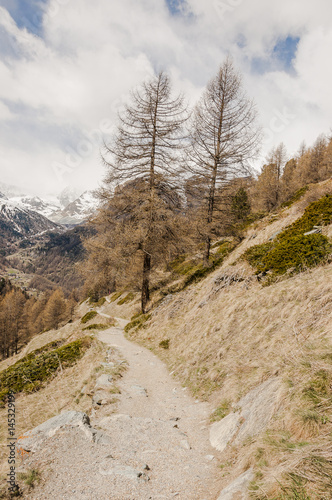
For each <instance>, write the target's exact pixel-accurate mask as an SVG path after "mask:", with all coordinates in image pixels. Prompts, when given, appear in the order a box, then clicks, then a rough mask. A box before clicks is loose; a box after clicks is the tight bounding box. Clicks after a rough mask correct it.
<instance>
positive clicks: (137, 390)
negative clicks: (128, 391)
mask: <svg viewBox="0 0 332 500" xmlns="http://www.w3.org/2000/svg"><path fill="white" fill-rule="evenodd" d="M131 388H132V389H133V390H134V392H135V393H136V394H139V395H140V396H145V397H148V395H147V392H146V389H144V387H142V386H140V385H132V386H131Z"/></svg>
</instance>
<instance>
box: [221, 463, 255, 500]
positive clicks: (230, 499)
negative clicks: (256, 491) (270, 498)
mask: <svg viewBox="0 0 332 500" xmlns="http://www.w3.org/2000/svg"><path fill="white" fill-rule="evenodd" d="M254 477H255V476H254V472H253V470H252V469H249V470H247V471H246V472H244V473H243V474H241V476H239V477H238V478H236V479H235V480H234V481H233V482H232V483H231V484H229V485H228V486H227V487H226V488H224V489H223V490H222V492H221V493H220V495H219V497H218V499H217V500H246V499H248V498H249V495H248V486H249V484H250V482H251V481H252V480H253V479H254Z"/></svg>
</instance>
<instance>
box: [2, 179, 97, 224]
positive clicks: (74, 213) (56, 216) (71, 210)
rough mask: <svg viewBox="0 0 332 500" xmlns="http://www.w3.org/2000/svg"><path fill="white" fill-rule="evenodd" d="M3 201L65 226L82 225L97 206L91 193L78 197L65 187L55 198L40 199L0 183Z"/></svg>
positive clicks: (74, 190) (75, 191) (73, 191)
mask: <svg viewBox="0 0 332 500" xmlns="http://www.w3.org/2000/svg"><path fill="white" fill-rule="evenodd" d="M3 199H5V200H8V201H10V202H11V203H12V204H13V205H14V206H15V207H17V208H20V209H21V210H28V211H33V212H37V213H38V214H40V215H43V216H44V217H47V218H48V219H50V221H53V222H55V223H58V224H62V225H65V226H76V225H78V224H82V222H84V221H86V220H88V219H89V217H91V215H93V214H94V213H95V212H96V210H97V206H98V201H97V200H96V198H95V197H94V196H93V193H92V192H91V191H85V192H84V193H83V194H81V195H80V196H79V194H78V192H77V190H76V189H74V188H71V187H67V188H65V189H64V190H63V191H62V192H61V193H60V194H59V195H58V196H56V197H55V196H52V197H47V198H40V197H39V196H33V195H32V196H29V195H27V194H22V193H21V191H20V189H19V188H17V187H15V186H9V185H7V184H4V183H1V182H0V201H2V200H3Z"/></svg>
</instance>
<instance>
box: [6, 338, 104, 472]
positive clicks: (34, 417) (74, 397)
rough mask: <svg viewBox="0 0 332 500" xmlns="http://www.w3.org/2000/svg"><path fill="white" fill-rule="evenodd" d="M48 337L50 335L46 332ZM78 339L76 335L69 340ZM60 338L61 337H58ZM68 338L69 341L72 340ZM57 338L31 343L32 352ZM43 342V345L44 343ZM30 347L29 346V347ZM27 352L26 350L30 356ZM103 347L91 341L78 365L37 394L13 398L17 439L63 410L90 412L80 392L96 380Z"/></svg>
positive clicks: (83, 394) (85, 393)
mask: <svg viewBox="0 0 332 500" xmlns="http://www.w3.org/2000/svg"><path fill="white" fill-rule="evenodd" d="M47 333H49V332H47ZM76 335H78V333H77V332H75V333H72V335H71V336H70V337H72V336H76ZM60 337H61V336H60ZM70 337H69V340H70V339H71V338H70ZM55 338H56V336H52V337H51V338H48V339H47V342H46V339H45V337H44V338H43V342H42V343H40V344H39V343H37V344H36V341H35V339H34V341H33V342H34V345H33V347H34V349H36V348H38V347H40V346H41V345H44V344H46V343H48V342H49V340H55ZM44 341H45V342H44ZM28 347H29V346H28ZM30 347H31V346H30ZM30 350H33V349H30V348H29V352H30ZM104 356H105V346H104V344H102V343H101V342H99V341H97V340H94V341H93V343H92V346H91V347H90V349H89V350H88V351H87V352H86V353H85V355H84V356H83V357H82V359H80V360H79V361H78V363H77V364H76V365H74V366H73V367H71V368H68V369H66V370H64V371H63V372H62V373H60V372H59V373H58V375H57V376H56V377H55V378H54V379H53V380H51V382H49V384H48V385H47V386H46V387H45V388H43V389H41V390H40V391H38V392H34V393H32V394H20V395H17V396H16V437H18V436H20V435H21V434H23V433H24V432H25V431H26V430H29V429H32V428H34V427H36V426H37V425H39V424H41V423H42V422H44V421H46V420H48V419H49V418H51V417H53V416H54V415H57V414H58V413H60V412H61V411H63V410H76V411H85V412H87V413H89V412H90V409H91V397H90V396H89V395H88V391H82V388H83V387H86V386H87V384H88V383H89V381H92V383H93V382H94V380H95V377H96V372H95V367H96V365H97V364H99V363H100V361H101V360H103V359H104ZM6 412H7V409H6V408H5V409H0V422H1V423H2V425H1V428H0V443H1V453H0V464H1V465H0V473H1V474H5V473H6V472H7V469H8V464H7V463H6V454H7V449H6V447H5V443H6V439H7V429H6V426H5V425H4V424H5V422H6V421H7V416H6Z"/></svg>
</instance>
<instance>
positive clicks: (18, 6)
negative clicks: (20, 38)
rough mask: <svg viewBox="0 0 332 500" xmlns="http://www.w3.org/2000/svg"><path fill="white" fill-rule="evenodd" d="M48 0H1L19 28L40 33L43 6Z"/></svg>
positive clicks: (36, 33)
mask: <svg viewBox="0 0 332 500" xmlns="http://www.w3.org/2000/svg"><path fill="white" fill-rule="evenodd" d="M47 2H48V0H1V5H2V6H3V7H5V9H7V10H8V12H9V14H10V15H11V16H12V18H13V19H14V21H15V22H16V24H17V26H18V27H19V28H26V29H27V30H28V31H30V32H31V33H34V34H35V35H38V36H40V35H41V34H42V20H43V12H44V10H43V8H44V6H45V4H46V3H47Z"/></svg>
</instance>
